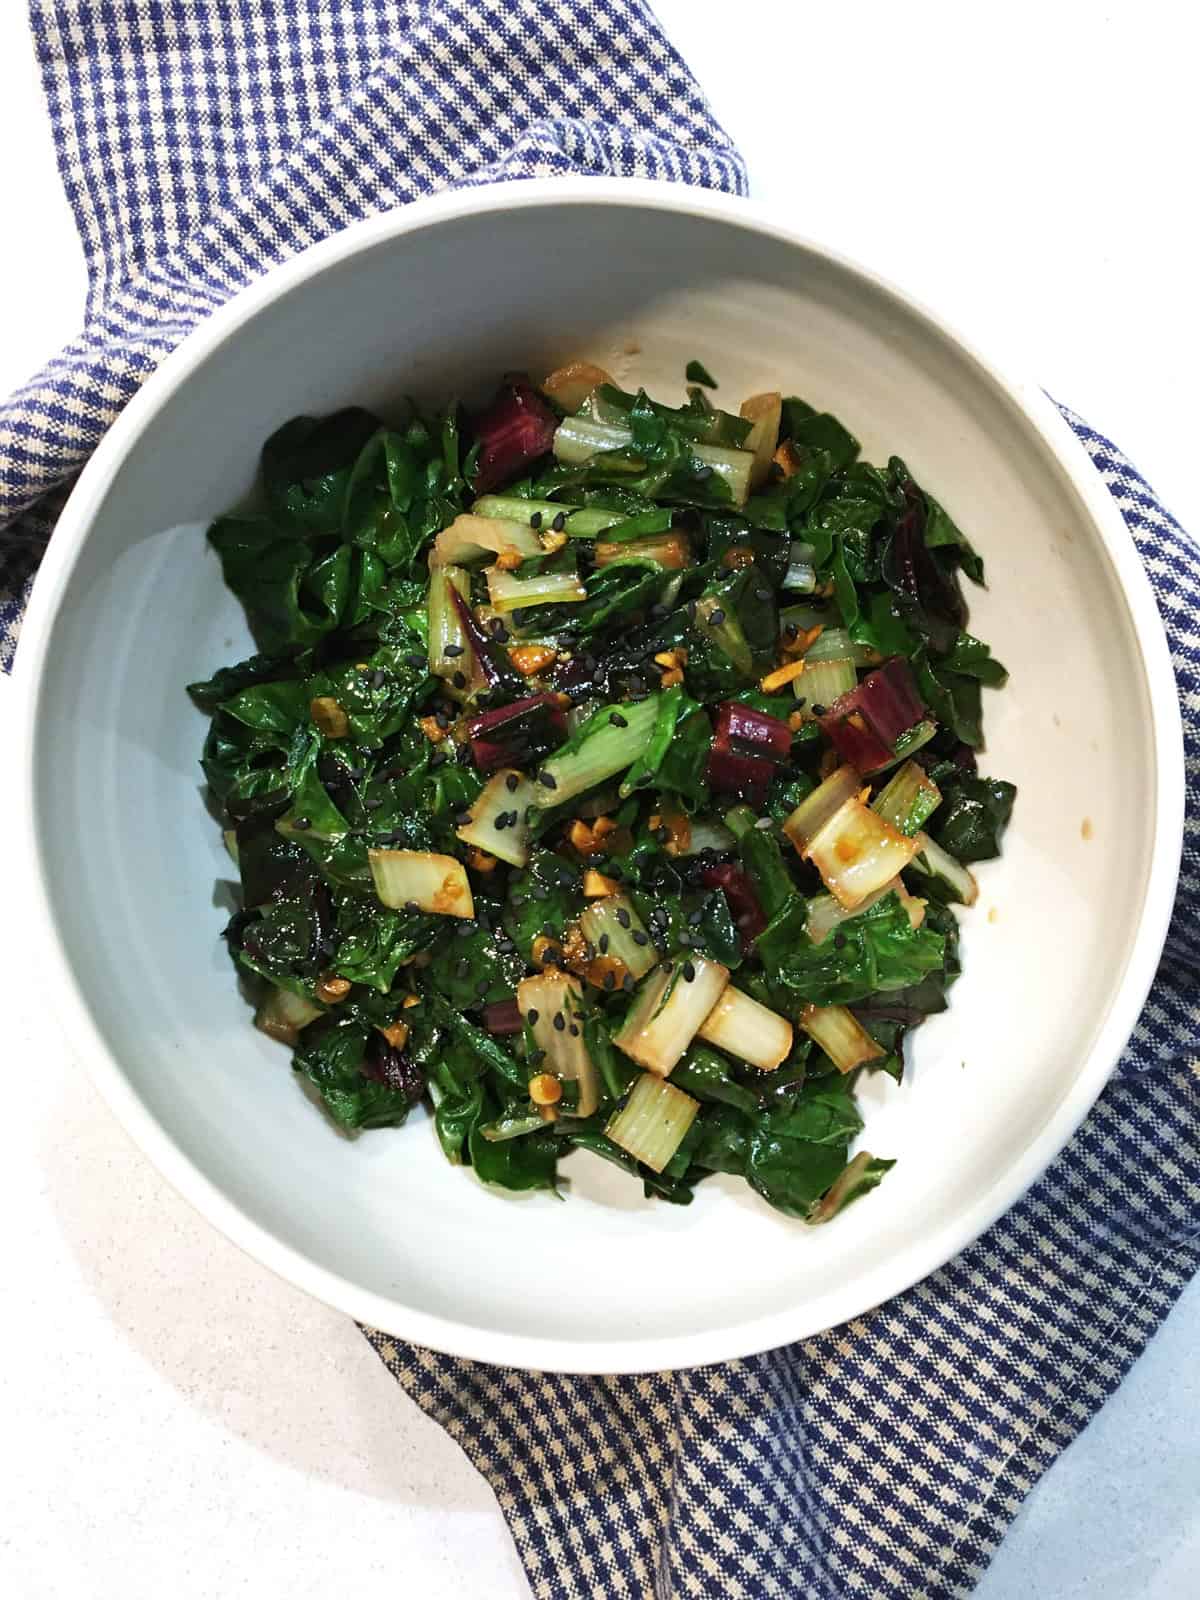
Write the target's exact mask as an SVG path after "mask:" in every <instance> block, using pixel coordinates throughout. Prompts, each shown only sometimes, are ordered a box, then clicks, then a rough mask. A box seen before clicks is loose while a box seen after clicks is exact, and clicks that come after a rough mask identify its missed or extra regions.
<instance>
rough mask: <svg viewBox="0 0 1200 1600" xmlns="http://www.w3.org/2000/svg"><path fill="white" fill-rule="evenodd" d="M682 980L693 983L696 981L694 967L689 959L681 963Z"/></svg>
mask: <svg viewBox="0 0 1200 1600" xmlns="http://www.w3.org/2000/svg"><path fill="white" fill-rule="evenodd" d="M683 981H684V983H694V982H695V981H696V969H695V967H694V966H693V965H692V963H691V962H690V961H685V962H684V963H683Z"/></svg>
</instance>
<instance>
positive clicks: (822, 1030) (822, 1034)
mask: <svg viewBox="0 0 1200 1600" xmlns="http://www.w3.org/2000/svg"><path fill="white" fill-rule="evenodd" d="M800 1026H801V1028H802V1029H803V1031H804V1032H805V1033H806V1034H807V1035H808V1036H809V1038H810V1039H812V1040H813V1042H814V1043H815V1044H818V1045H820V1047H821V1049H822V1050H824V1052H825V1054H826V1055H827V1056H828V1057H829V1059H830V1060H831V1061H832V1062H833V1064H834V1066H835V1067H836V1068H837V1069H838V1071H839V1072H853V1071H854V1069H855V1067H861V1066H865V1065H866V1063H867V1062H868V1061H879V1060H881V1059H882V1058H883V1057H884V1056H885V1055H887V1051H886V1050H885V1049H884V1048H883V1047H882V1045H879V1044H877V1043H876V1042H875V1040H874V1039H872V1037H871V1035H870V1034H869V1033H868V1032H867V1030H866V1029H865V1028H864V1027H863V1025H862V1023H861V1022H859V1020H858V1018H857V1017H856V1016H855V1015H854V1014H853V1012H851V1011H847V1010H846V1008H845V1006H805V1008H804V1010H803V1011H802V1012H801V1013H800Z"/></svg>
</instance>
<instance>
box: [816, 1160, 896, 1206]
mask: <svg viewBox="0 0 1200 1600" xmlns="http://www.w3.org/2000/svg"><path fill="white" fill-rule="evenodd" d="M895 1165H896V1163H895V1162H894V1161H884V1160H883V1159H882V1158H881V1157H879V1156H873V1155H872V1154H871V1153H870V1151H869V1150H860V1151H859V1153H858V1154H857V1155H856V1156H855V1157H854V1159H853V1161H851V1162H849V1163H847V1165H846V1168H845V1170H844V1171H843V1172H842V1174H841V1176H840V1177H839V1178H836V1179H835V1180H834V1182H833V1183H832V1184H831V1185H830V1187H829V1188H828V1189H827V1190H826V1192H825V1194H824V1195H822V1197H821V1199H820V1200H818V1201H817V1202H816V1204H815V1205H814V1206H813V1208H812V1210H811V1211H810V1212H809V1214H808V1219H807V1220H808V1221H809V1222H811V1223H819V1222H829V1221H830V1220H831V1219H832V1218H833V1217H836V1216H837V1214H838V1212H839V1211H844V1210H845V1209H846V1207H847V1206H848V1205H849V1204H850V1202H851V1200H857V1199H858V1197H859V1196H860V1195H864V1194H866V1193H867V1191H868V1190H869V1189H873V1188H874V1187H875V1185H876V1184H877V1183H879V1182H880V1180H881V1179H882V1178H883V1176H884V1174H885V1173H888V1172H890V1171H891V1169H892V1168H893V1167H894V1166H895Z"/></svg>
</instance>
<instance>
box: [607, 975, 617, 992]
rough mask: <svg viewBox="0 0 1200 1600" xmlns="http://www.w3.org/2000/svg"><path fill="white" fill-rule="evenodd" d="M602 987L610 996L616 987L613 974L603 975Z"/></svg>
mask: <svg viewBox="0 0 1200 1600" xmlns="http://www.w3.org/2000/svg"><path fill="white" fill-rule="evenodd" d="M604 987H605V988H606V989H607V990H608V992H609V994H611V993H612V992H613V990H614V989H615V988H616V987H617V980H616V976H615V975H614V974H613V973H611V972H606V973H605V974H604Z"/></svg>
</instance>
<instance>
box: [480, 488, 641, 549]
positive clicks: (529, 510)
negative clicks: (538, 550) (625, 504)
mask: <svg viewBox="0 0 1200 1600" xmlns="http://www.w3.org/2000/svg"><path fill="white" fill-rule="evenodd" d="M471 511H472V514H473V515H474V516H477V517H497V518H499V519H500V520H502V521H504V522H523V523H525V524H526V525H527V526H530V527H532V526H533V523H532V521H531V519H532V518H534V517H536V518H537V527H538V528H539V529H547V528H552V526H553V523H554V519H555V518H556V517H562V519H563V525H562V531H563V532H564V533H565V534H566V535H567V536H568V538H571V539H596V538H598V537H599V536H600V534H602V533H604V532H605V531H606V530H607V529H609V528H615V527H616V526H617V525H618V523H622V522H624V521H625V520H626V517H625V513H624V512H623V511H593V510H591V509H590V508H589V507H587V506H581V507H579V508H576V507H575V506H567V505H560V504H559V503H558V501H557V500H520V499H518V498H517V497H516V496H512V495H502V494H485V495H481V496H480V497H479V499H478V500H476V502H475V504H474V505H473V506H472V507H471Z"/></svg>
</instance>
